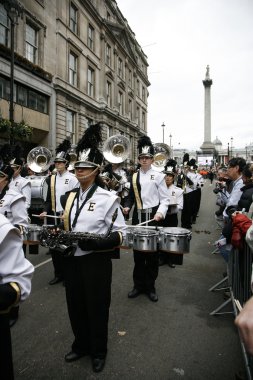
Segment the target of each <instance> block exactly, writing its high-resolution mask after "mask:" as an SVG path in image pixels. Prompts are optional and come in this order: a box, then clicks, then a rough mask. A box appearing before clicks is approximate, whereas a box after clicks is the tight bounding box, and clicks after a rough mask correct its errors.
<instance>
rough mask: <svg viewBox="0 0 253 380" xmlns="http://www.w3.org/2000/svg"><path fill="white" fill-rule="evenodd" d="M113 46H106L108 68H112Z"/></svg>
mask: <svg viewBox="0 0 253 380" xmlns="http://www.w3.org/2000/svg"><path fill="white" fill-rule="evenodd" d="M111 54H112V53H111V46H110V45H108V44H106V48H105V63H106V64H107V65H108V66H111Z"/></svg>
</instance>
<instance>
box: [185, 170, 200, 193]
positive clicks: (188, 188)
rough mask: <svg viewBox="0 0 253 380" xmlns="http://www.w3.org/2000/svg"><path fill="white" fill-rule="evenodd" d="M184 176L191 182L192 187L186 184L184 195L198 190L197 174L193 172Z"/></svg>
mask: <svg viewBox="0 0 253 380" xmlns="http://www.w3.org/2000/svg"><path fill="white" fill-rule="evenodd" d="M186 175H187V177H188V178H189V179H190V180H191V181H192V182H193V185H189V184H188V183H187V182H186V188H185V189H186V190H185V192H186V193H191V192H192V191H194V190H197V188H198V182H199V178H198V174H197V173H193V172H188V173H187V174H186Z"/></svg>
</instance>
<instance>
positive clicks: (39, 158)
mask: <svg viewBox="0 0 253 380" xmlns="http://www.w3.org/2000/svg"><path fill="white" fill-rule="evenodd" d="M51 163H52V153H51V152H50V150H49V149H47V148H45V147H44V146H36V147H35V148H33V149H32V150H30V152H29V153H28V155H27V165H28V166H29V168H30V169H31V170H32V171H33V172H35V173H37V174H40V173H44V172H46V171H47V170H48V168H49V166H50V165H51Z"/></svg>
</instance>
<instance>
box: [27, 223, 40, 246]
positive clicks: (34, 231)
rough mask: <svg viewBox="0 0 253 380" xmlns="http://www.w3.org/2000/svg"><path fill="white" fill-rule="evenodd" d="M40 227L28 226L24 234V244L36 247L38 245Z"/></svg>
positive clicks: (35, 225)
mask: <svg viewBox="0 0 253 380" xmlns="http://www.w3.org/2000/svg"><path fill="white" fill-rule="evenodd" d="M41 231H42V227H41V226H38V225H37V224H30V225H29V226H28V227H27V230H26V232H25V233H24V241H23V243H24V244H27V245H36V244H40V240H39V236H40V234H41Z"/></svg>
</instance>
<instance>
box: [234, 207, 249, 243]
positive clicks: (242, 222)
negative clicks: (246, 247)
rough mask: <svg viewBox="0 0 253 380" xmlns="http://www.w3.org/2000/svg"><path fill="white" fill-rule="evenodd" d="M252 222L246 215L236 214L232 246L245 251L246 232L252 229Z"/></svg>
mask: <svg viewBox="0 0 253 380" xmlns="http://www.w3.org/2000/svg"><path fill="white" fill-rule="evenodd" d="M251 224H252V220H251V219H249V218H248V217H247V216H246V215H244V214H236V215H235V216H234V217H233V230H232V238H231V244H232V245H233V247H235V248H238V249H239V250H241V249H243V241H244V237H245V235H246V232H247V231H248V229H249V228H250V226H251Z"/></svg>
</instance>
